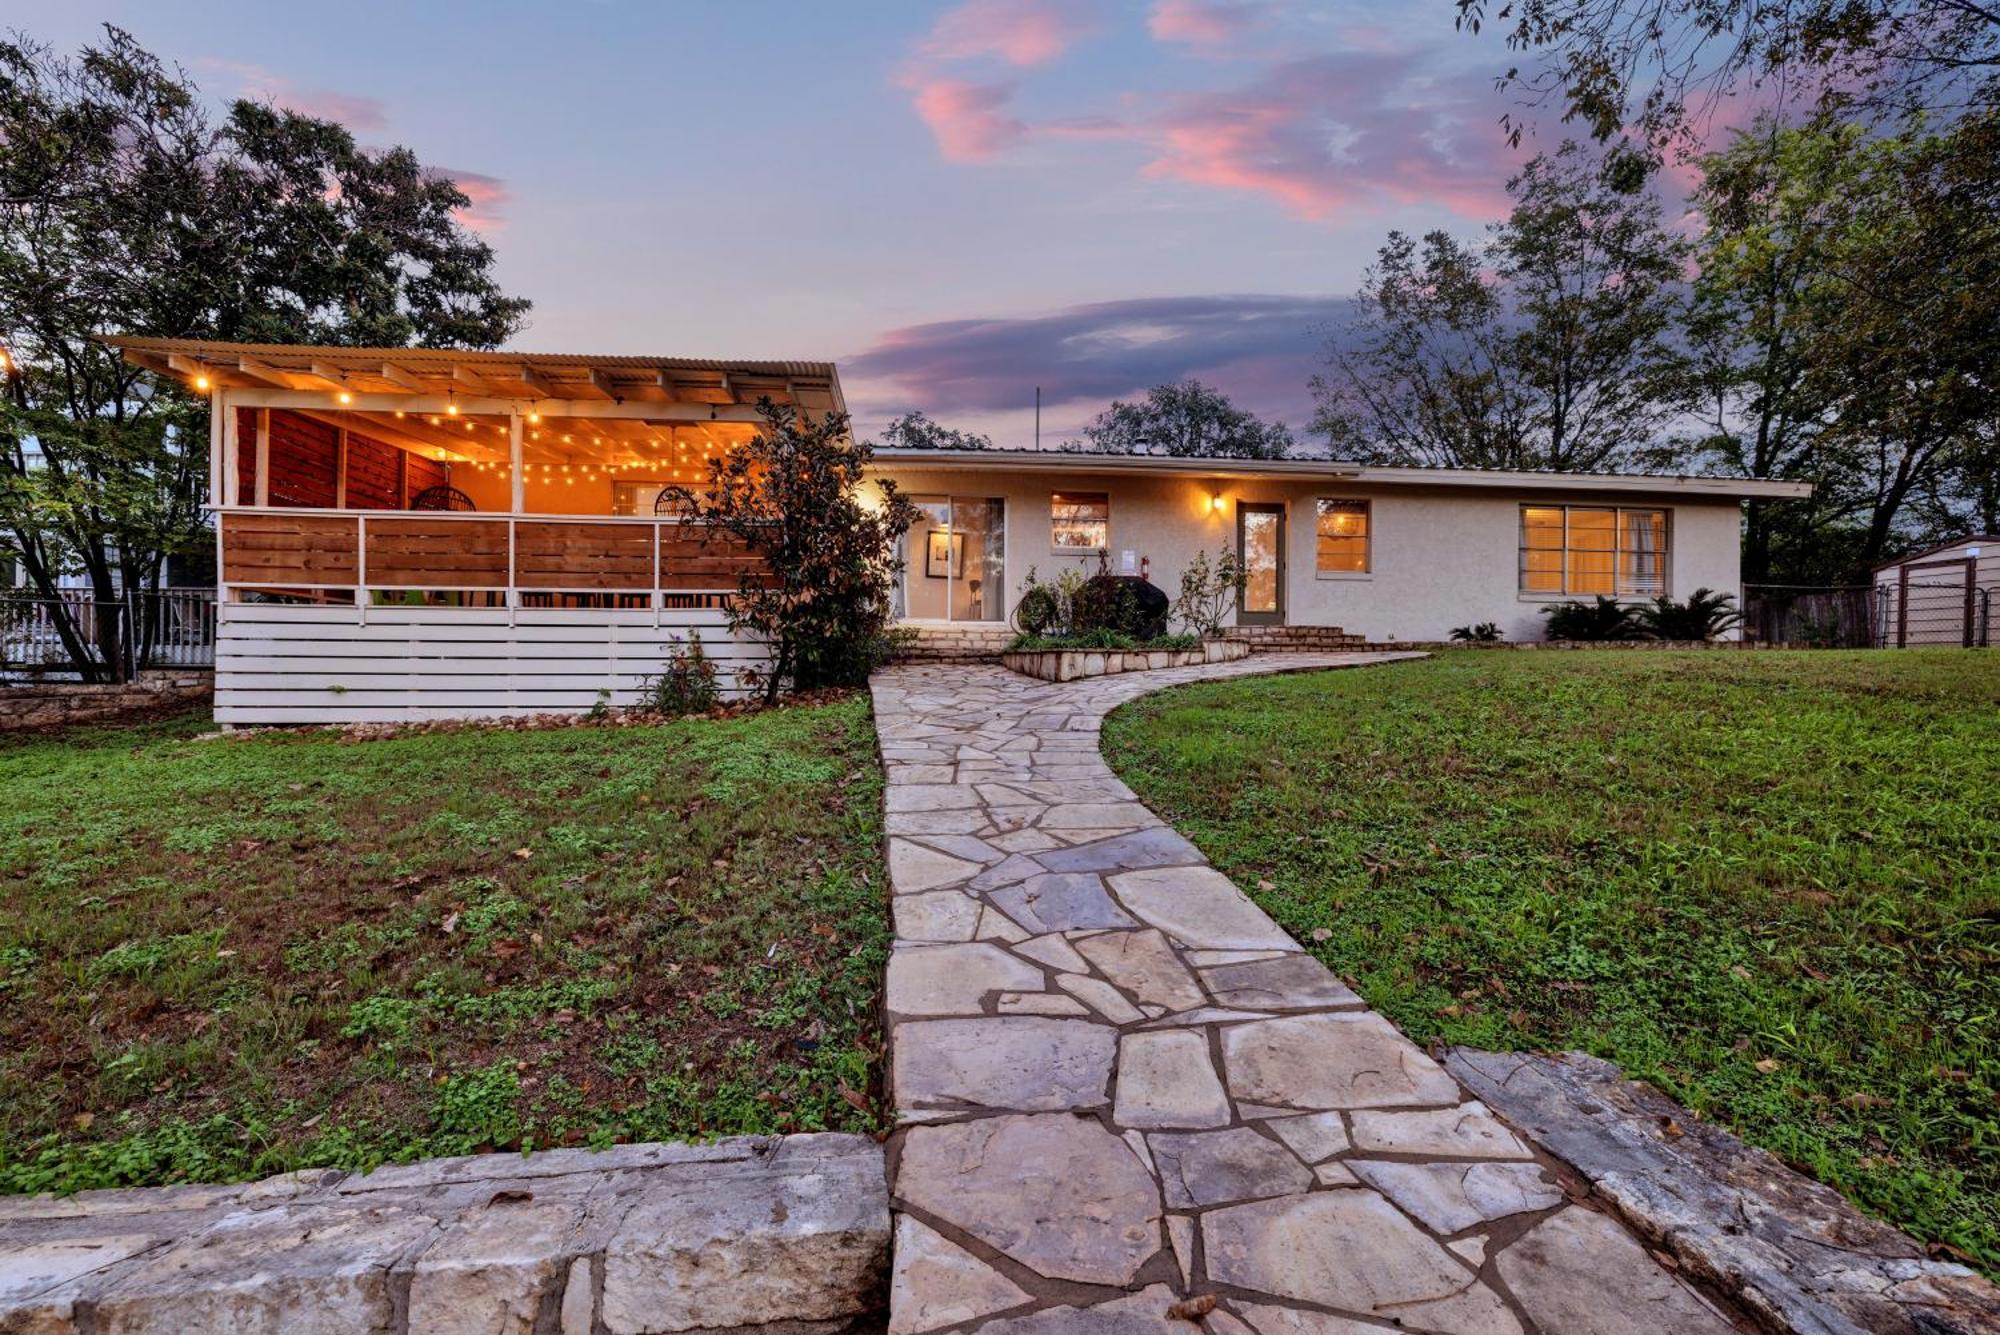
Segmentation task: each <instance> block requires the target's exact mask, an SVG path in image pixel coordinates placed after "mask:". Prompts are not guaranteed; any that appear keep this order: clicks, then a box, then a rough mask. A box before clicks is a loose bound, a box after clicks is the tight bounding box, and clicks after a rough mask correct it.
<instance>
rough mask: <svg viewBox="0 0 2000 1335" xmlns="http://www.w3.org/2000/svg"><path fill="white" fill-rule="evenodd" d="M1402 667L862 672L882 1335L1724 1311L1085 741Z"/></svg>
mask: <svg viewBox="0 0 2000 1335" xmlns="http://www.w3.org/2000/svg"><path fill="white" fill-rule="evenodd" d="M1410 657H1422V655H1411V654H1368V653H1352V654H1313V655H1303V654H1298V655H1283V656H1279V655H1264V656H1259V657H1254V658H1250V659H1247V660H1243V661H1240V662H1236V663H1226V664H1215V665H1209V666H1197V667H1190V668H1176V669H1168V670H1164V671H1157V672H1147V673H1143V674H1138V675H1128V676H1114V677H1098V678H1091V679H1088V680H1084V681H1077V682H1070V683H1066V684H1062V685H1052V684H1047V683H1042V682H1037V681H1032V680H1030V679H1029V678H1026V677H1021V676H1017V675H1015V674H1013V673H1010V672H1007V671H1005V670H1003V669H1000V668H996V667H946V666H930V667H925V666H915V665H911V666H905V667H900V668H894V669H890V670H888V671H886V672H883V673H881V674H879V675H878V676H877V677H876V678H875V682H874V696H875V713H876V728H877V731H878V732H879V733H880V736H881V742H882V758H883V761H884V764H885V765H886V767H887V771H888V789H887V808H888V811H887V817H886V820H887V829H888V834H889V872H890V879H891V881H892V883H893V888H894V891H895V903H894V908H895V921H896V942H895V947H894V951H893V953H892V954H891V957H890V961H889V981H888V998H887V1010H888V1016H887V1020H888V1026H889V1047H890V1080H891V1091H892V1097H893V1099H894V1101H895V1105H896V1109H897V1113H898V1117H899V1122H900V1126H899V1129H898V1131H897V1133H896V1135H895V1136H894V1137H893V1138H892V1141H891V1145H890V1161H891V1172H892V1175H893V1177H892V1188H891V1194H892V1203H893V1204H894V1206H895V1208H896V1210H897V1211H898V1215H897V1223H896V1258H895V1271H894V1278H893V1282H892V1290H891V1299H890V1301H891V1321H890V1330H891V1331H892V1332H894V1333H895V1335H906V1333H907V1335H914V1333H915V1332H920V1331H946V1330H950V1331H970V1330H975V1329H976V1330H980V1331H983V1332H989V1333H991V1335H1031V1333H1037V1332H1051V1333H1053V1332H1085V1335H1127V1332H1130V1333H1131V1335H1142V1333H1143V1332H1154V1331H1158V1332H1165V1333H1169V1335H1188V1332H1190V1331H1191V1330H1195V1329H1203V1330H1208V1331H1213V1332H1223V1333H1224V1335H1245V1333H1246V1332H1247V1333H1249V1335H1365V1332H1369V1331H1376V1330H1381V1329H1385V1328H1386V1329H1401V1330H1411V1331H1435V1332H1449V1333H1452V1335H1487V1333H1489V1332H1491V1333H1492V1335H1515V1333H1517V1332H1527V1331H1546V1332H1560V1333H1561V1335H1578V1333H1579V1332H1597V1331H1601V1332H1632V1335H1639V1333H1640V1332H1646V1333H1648V1335H1681V1333H1684V1332H1685V1333H1690V1335H1692V1333H1700V1335H1712V1333H1715V1332H1724V1331H1727V1330H1729V1329H1730V1325H1729V1323H1728V1322H1726V1321H1725V1320H1723V1319H1722V1318H1721V1317H1720V1316H1718V1315H1717V1314H1716V1313H1715V1312H1714V1311H1713V1309H1711V1308H1710V1307H1709V1306H1708V1305H1707V1304H1706V1303H1705V1302H1704V1301H1703V1300H1702V1299H1701V1298H1699V1297H1698V1296H1697V1295H1696V1294H1695V1293H1694V1292H1693V1291H1692V1290H1691V1289H1689V1288H1688V1287H1686V1286H1685V1285H1683V1284H1682V1283H1681V1282H1680V1281H1679V1280H1677V1279H1676V1278H1674V1277H1673V1276H1672V1275H1670V1274H1669V1273H1668V1272H1667V1271H1665V1270H1664V1269H1662V1268H1661V1267H1660V1266H1659V1265H1658V1264H1657V1263H1656V1262H1655V1261H1654V1260H1653V1259H1652V1258H1651V1257H1650V1256H1649V1255H1648V1253H1647V1252H1646V1250H1645V1249H1644V1248H1643V1247H1641V1246H1640V1245H1639V1243H1638V1242H1637V1241H1636V1240H1634V1239H1633V1238H1632V1237H1631V1235H1629V1234H1628V1233H1627V1232H1625V1231H1624V1229H1623V1228H1622V1227H1620V1226H1619V1225H1618V1224H1616V1223H1614V1222H1613V1221H1612V1220H1610V1219H1609V1218H1608V1217H1606V1216H1605V1215H1602V1214H1598V1213H1595V1212H1593V1211H1590V1210H1588V1209H1585V1208H1583V1207H1581V1206H1578V1205H1574V1204H1571V1203H1569V1201H1568V1198H1567V1197H1566V1196H1565V1194H1564V1192H1563V1191H1562V1190H1561V1188H1560V1187H1559V1186H1558V1185H1557V1183H1556V1180H1555V1174H1554V1172H1553V1171H1552V1170H1551V1169H1550V1168H1549V1167H1548V1166H1547V1165H1546V1164H1545V1163H1543V1162H1541V1161H1538V1160H1537V1159H1536V1158H1535V1157H1534V1155H1533V1154H1532V1153H1531V1151H1530V1150H1529V1149H1528V1148H1527V1146H1526V1145H1525V1144H1524V1143H1523V1142H1522V1141H1521V1140H1520V1139H1519V1138H1518V1137H1516V1136H1515V1135H1514V1133H1513V1132H1512V1131H1510V1130H1509V1129H1508V1128H1507V1127H1506V1126H1505V1125H1503V1124H1502V1123H1501V1122H1500V1121H1499V1120H1497V1119H1496V1118H1495V1117H1493V1116H1492V1115H1491V1114H1490V1113H1488V1112H1487V1110H1486V1109H1485V1108H1484V1107H1483V1106H1482V1105H1481V1104H1480V1103H1478V1102H1477V1101H1476V1100H1474V1099H1472V1098H1470V1097H1469V1096H1468V1095H1467V1094H1466V1093H1465V1092H1464V1091H1463V1090H1462V1089H1461V1088H1460V1087H1459V1085H1458V1083H1457V1082H1456V1081H1455V1080H1454V1079H1453V1078H1452V1077H1451V1076H1450V1075H1449V1074H1447V1073H1446V1072H1445V1071H1444V1070H1443V1069H1442V1068H1441V1067H1439V1066H1438V1065H1437V1064H1436V1063H1435V1062H1433V1061H1432V1060H1431V1059H1430V1058H1429V1057H1428V1056H1427V1055H1426V1054H1425V1053H1424V1052H1423V1050H1422V1049H1420V1048H1418V1047H1417V1046H1416V1045H1414V1044H1412V1043H1411V1042H1410V1041H1409V1040H1407V1039H1405V1038H1404V1037H1403V1036H1402V1035H1401V1034H1400V1033H1398V1032H1397V1030H1396V1029H1395V1027H1394V1026H1392V1025H1391V1024H1389V1022H1388V1021H1386V1020H1384V1019H1383V1018H1382V1017H1381V1016H1379V1015H1377V1014H1376V1013H1375V1012H1373V1011H1371V1010H1370V1009H1368V1007H1367V1006H1365V1005H1363V1004H1362V1002H1361V1001H1360V999H1359V998H1358V997H1356V996H1355V995H1354V994H1353V993H1352V992H1350V991H1349V990H1348V989H1347V988H1346V987H1345V986H1344V985H1343V984H1342V983H1341V982H1340V980H1339V979H1337V978H1335V977H1334V976H1332V975H1331V974H1330V973H1328V972H1327V971H1326V969H1324V968H1323V967H1322V966H1321V965H1320V964H1319V963H1318V962H1316V961H1315V960H1313V959H1312V957H1311V956H1309V955H1307V954H1305V953H1304V952H1303V951H1302V950H1301V949H1300V947H1299V946H1298V945H1297V943H1295V942H1294V941H1292V940H1291V938H1290V937H1288V936H1287V935H1286V934H1285V933H1284V931H1283V930H1282V929H1280V928H1279V927H1278V926H1277V924H1275V923H1274V922H1272V921H1271V920H1270V919H1269V918H1268V917H1266V916H1265V915H1264V913H1263V912H1262V910H1260V909H1258V908H1257V907H1256V905H1254V904H1252V903H1251V902H1250V900H1249V899H1248V898H1246V897H1245V896H1244V895H1243V894H1242V893H1241V892H1240V891H1238V890H1237V889H1236V887H1235V886H1234V885H1232V884H1231V883H1230V882H1229V880H1228V879H1227V878H1226V877H1224V876H1223V875H1222V874H1221V873H1219V872H1217V871H1215V870H1214V869H1213V868H1211V867H1210V866H1209V865H1208V864H1207V862H1206V861H1205V860H1204V859H1203V858H1202V856H1201V854H1200V852H1199V851H1197V850H1196V849H1195V847H1194V846H1193V845H1192V844H1190V843H1189V842H1188V841H1187V840H1185V839H1183V838H1181V837H1180V836H1179V835H1177V834H1176V833H1174V832H1173V831H1172V830H1171V829H1169V828H1167V827H1166V826H1165V825H1164V824H1162V823H1161V821H1160V820H1159V819H1158V818H1157V817H1155V816H1154V815H1153V814H1152V812H1150V811H1148V810H1147V809H1146V808H1145V807H1144V806H1143V805H1142V804H1140V803H1139V802H1138V801H1136V800H1135V799H1134V797H1133V794H1132V792H1131V790H1130V789H1128V788H1127V787H1126V786H1125V785H1124V784H1123V783H1121V782H1120V781H1119V780H1118V779H1117V778H1116V777H1115V776H1113V775H1112V774H1111V772H1110V770H1109V769H1108V768H1107V767H1106V766H1105V764H1104V762H1103V761H1102V759H1101V758H1100V757H1099V755H1098V732H1099V726H1100V724H1101V722H1102V720H1103V718H1104V715H1105V714H1106V713H1108V712H1110V710H1112V709H1113V708H1115V707H1117V706H1118V705H1120V704H1122V703H1124V702H1126V701H1128V700H1131V699H1133V698H1134V697H1136V696H1139V695H1143V694H1145V693H1146V692H1149V691H1153V690H1158V689H1160V688H1162V687H1165V686H1171V685H1177V684H1179V683H1182V682H1189V681H1200V680H1208V679H1213V678H1222V677H1238V676H1246V675H1252V674H1256V673H1260V672H1272V671H1287V670H1300V669H1305V668H1344V667H1357V668H1358V667H1363V666H1368V665H1373V664H1380V663H1388V662H1392V661H1395V660H1397V659H1401V658H1410ZM1190 1300H1192V1302H1193V1306H1192V1307H1187V1306H1182V1307H1179V1308H1176V1305H1177V1304H1185V1303H1187V1302H1189V1301H1190ZM1211 1303H1213V1306H1212V1308H1210V1307H1209V1305H1210V1304H1211ZM1204 1308H1209V1310H1207V1311H1206V1313H1205V1314H1203V1309H1204ZM1190 1317H1192V1318H1196V1319H1198V1321H1199V1325H1198V1326H1191V1325H1190V1324H1189V1323H1188V1319H1187V1318H1190ZM1177 1318H1179V1319H1177Z"/></svg>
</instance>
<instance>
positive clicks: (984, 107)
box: [912, 79, 1028, 162]
mask: <svg viewBox="0 0 2000 1335" xmlns="http://www.w3.org/2000/svg"><path fill="white" fill-rule="evenodd" d="M912 86H913V87H914V89H915V93H916V96H915V98H914V101H915V103H916V108H917V115H918V116H920V117H922V118H923V122H924V124H925V125H927V126H929V127H930V132H931V134H932V135H933V136H935V137H936V139H937V145H938V152H940V153H942V154H943V155H944V157H945V160H946V161H948V162H978V161H980V160H982V159H985V158H990V157H992V156H993V155H994V154H995V153H998V152H1000V151H1001V150H1002V149H1005V148H1010V147H1012V146H1013V145H1014V144H1016V143H1018V142H1019V141H1020V140H1021V139H1022V138H1024V137H1025V136H1026V135H1027V133H1028V127H1027V126H1026V125H1024V124H1022V123H1021V122H1020V121H1019V120H1016V119H1015V118H1014V117H1012V116H1010V115H1008V114H1007V101H1008V99H1009V98H1010V97H1012V96H1013V92H1014V90H1013V88H1012V87H1011V86H1009V85H1007V84H988V83H973V82H971V81H970V80H967V79H927V80H920V81H918V82H916V83H914V84H913V85H912Z"/></svg>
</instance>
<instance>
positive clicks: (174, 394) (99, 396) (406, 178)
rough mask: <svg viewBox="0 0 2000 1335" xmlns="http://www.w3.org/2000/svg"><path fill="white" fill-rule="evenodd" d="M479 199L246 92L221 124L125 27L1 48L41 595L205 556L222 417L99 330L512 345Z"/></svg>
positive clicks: (3, 492)
mask: <svg viewBox="0 0 2000 1335" xmlns="http://www.w3.org/2000/svg"><path fill="white" fill-rule="evenodd" d="M469 203H470V201H469V200H468V199H467V198H466V196H465V195H464V194H463V193H462V192H461V191H460V190H459V189H458V188H457V187H456V186H454V185H453V184H452V183H451V182H450V181H449V180H448V179H445V178H444V177H442V176H440V175H439V174H437V173H435V172H433V171H430V170H427V169H426V168H425V167H424V166H423V165H422V164H421V163H420V162H419V161H418V160H417V158H416V157H415V156H414V155H413V154H411V153H410V152H409V151H408V150H407V149H400V148H398V149H389V150H384V151H376V150H370V149H364V148H361V147H359V146H358V145H357V144H356V143H355V142H354V137H353V135H352V134H350V133H349V132H348V131H347V130H346V129H345V128H343V127H341V126H339V125H337V124H334V123H332V122H330V121H323V120H318V119H315V118H313V117H309V116H301V115H298V114H296V113H293V112H288V111H283V110H279V109H276V108H273V107H269V106H263V105H259V104H256V103H251V102H242V101H239V102H236V103H233V104H232V105H231V106H230V107H229V108H228V109H227V111H226V114H224V115H223V116H222V118H221V119H220V120H219V121H218V120H216V119H214V118H212V117H211V115H210V114H209V112H208V111H207V109H206V107H205V105H204V103H203V101H202V99H201V96H200V93H199V90H198V89H197V88H196V87H195V85H194V84H193V83H192V82H191V81H190V80H189V79H188V78H187V76H186V75H185V74H184V73H182V72H181V71H179V70H176V69H169V68H167V67H166V66H164V65H162V64H161V62H160V61H159V60H158V59H157V58H155V57H154V56H153V55H151V54H150V53H149V52H147V51H146V50H145V49H144V48H143V47H141V46H140V45H139V44H138V43H137V41H135V40H134V39H133V38H132V37H131V36H130V35H129V34H128V33H125V32H123V31H121V30H119V29H117V28H112V27H107V28H106V29H105V33H104V37H103V39H102V40H101V41H99V42H97V43H96V44H94V45H91V46H87V47H86V48H84V50H83V51H82V52H81V53H80V54H78V55H77V56H76V57H74V58H70V57H66V56H62V55H58V54H56V53H54V52H52V51H51V50H50V49H49V48H48V47H46V46H42V45H38V44H36V43H34V42H32V41H30V40H28V39H25V38H19V37H17V38H15V39H13V40H10V41H5V42H0V339H4V341H5V347H6V350H7V353H8V357H9V370H8V375H7V379H6V385H5V392H4V395H0V535H4V541H5V542H6V543H7V544H8V545H11V546H12V547H13V548H14V549H15V550H16V552H17V553H18V554H19V557H20V559H21V563H22V565H23V568H24V569H25V570H26V571H27V574H28V576H29V578H30V581H31V583H32V584H33V585H34V587H35V588H36V590H37V591H38V592H39V593H40V594H41V595H42V596H44V597H52V596H53V595H54V593H55V590H56V581H57V580H58V579H59V578H60V577H62V576H63V575H65V574H69V573H72V572H76V571H81V572H82V573H84V574H85V575H87V576H88V578H89V582H90V588H91V592H92V595H93V597H94V598H95V599H97V600H99V601H100V602H105V603H108V602H109V601H110V600H111V599H113V598H114V597H115V596H116V595H117V593H118V591H119V590H120V589H121V588H122V589H133V588H142V587H145V586H147V585H149V584H150V583H152V582H153V581H154V579H155V578H156V577H157V574H158V571H159V569H160V565H161V562H162V560H163V559H164V557H165V556H166V555H167V554H168V553H170V552H174V551H179V550H188V549H192V548H196V547H199V546H200V544H201V534H202V532H203V530H202V528H201V517H200V505H201V501H202V494H203V489H204V486H205V477H206V454H207V444H206V430H207V412H206V405H205V404H204V403H202V402H200V401H198V400H196V399H194V398H192V397H191V396H190V395H188V394H187V393H186V392H185V391H183V390H182V389H180V388H179V387H178V386H174V385H171V384H161V383H157V382H156V381H155V380H154V379H153V378H152V377H151V376H149V375H147V374H146V373H145V372H142V371H139V370H137V369H135V368H133V367H130V366H128V365H126V364H125V363H124V362H123V361H122V360H121V359H120V358H119V357H118V355H117V354H116V353H115V352H113V351H112V350H111V349H109V348H106V347H104V346H103V345H102V344H100V343H98V342H96V341H95V340H96V338H97V337H98V336H100V335H103V334H109V333H134V334H152V335H165V336H180V337H205V338H217V339H232V340H243V341H288V342H315V343H332V344H370V345H372V344H384V345H401V344H408V343H417V344H421V345H423V346H427V347H479V348H486V347H493V346H496V345H498V344H499V343H501V342H502V341H503V340H505V339H506V338H507V337H508V336H509V335H511V334H512V333H513V332H514V331H515V330H516V329H518V328H519V327H520V325H521V323H522V320H523V319H524V317H525V316H526V314H527V310H528V303H527V302H526V301H524V300H522V299H520V298H516V297H510V296H507V295H505V294H504V293H503V292H502V291H501V289H500V288H499V286H498V284H497V283H496V282H495V280H494V278H493V276H492V272H491V271H492V265H493V253H492V251H491V249H490V248H489V247H488V246H487V245H486V243H485V242H484V241H482V240H480V239H479V238H478V237H477V236H475V235H473V234H472V233H471V232H469V231H467V230H466V229H465V228H464V227H463V226H462V225H461V224H460V223H459V222H458V220H457V218H456V216H455V212H456V211H457V210H460V209H463V208H465V207H467V206H468V205H469ZM58 629H59V630H60V631H61V632H62V634H63V636H64V638H65V640H66V642H67V643H68V644H69V645H70V648H71V653H72V656H73V658H75V659H76V661H77V663H78V665H79V667H80V668H83V669H84V670H85V671H86V672H87V674H88V675H96V674H97V673H96V669H94V668H92V667H91V666H90V658H89V656H88V655H87V654H86V652H85V651H84V649H83V647H82V643H81V636H80V633H79V628H78V627H76V626H75V625H73V624H71V623H70V622H69V620H68V618H67V617H64V618H62V619H60V620H59V623H58ZM114 631H115V624H114V623H111V622H107V623H106V624H105V625H104V626H103V627H101V628H100V640H101V641H102V640H103V638H104V636H105V635H106V634H108V633H111V632H114Z"/></svg>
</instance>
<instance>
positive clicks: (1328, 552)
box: [1314, 500, 1370, 575]
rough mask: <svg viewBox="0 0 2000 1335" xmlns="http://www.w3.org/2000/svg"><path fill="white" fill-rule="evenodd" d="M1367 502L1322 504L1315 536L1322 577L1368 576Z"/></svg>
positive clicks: (1315, 557)
mask: <svg viewBox="0 0 2000 1335" xmlns="http://www.w3.org/2000/svg"><path fill="white" fill-rule="evenodd" d="M1369 518H1370V516H1369V513H1368V502H1367V501H1336V500H1322V501H1321V502H1320V503H1319V527H1318V530H1317V533H1316V535H1315V545H1314V562H1315V566H1316V568H1317V569H1318V571H1319V573H1320V574H1322V575H1365V574H1367V573H1368V569H1369V565H1368V537H1369V534H1368V528H1369V522H1368V521H1369Z"/></svg>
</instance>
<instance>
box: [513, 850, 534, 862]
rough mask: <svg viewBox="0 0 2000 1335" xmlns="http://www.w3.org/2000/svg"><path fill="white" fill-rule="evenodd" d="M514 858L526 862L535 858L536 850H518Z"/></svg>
mask: <svg viewBox="0 0 2000 1335" xmlns="http://www.w3.org/2000/svg"><path fill="white" fill-rule="evenodd" d="M514 856H515V857H517V858H519V859H521V861H523V862H526V861H527V860H528V859H529V858H531V857H533V856H535V850H534V849H532V848H517V849H515V850H514Z"/></svg>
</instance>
